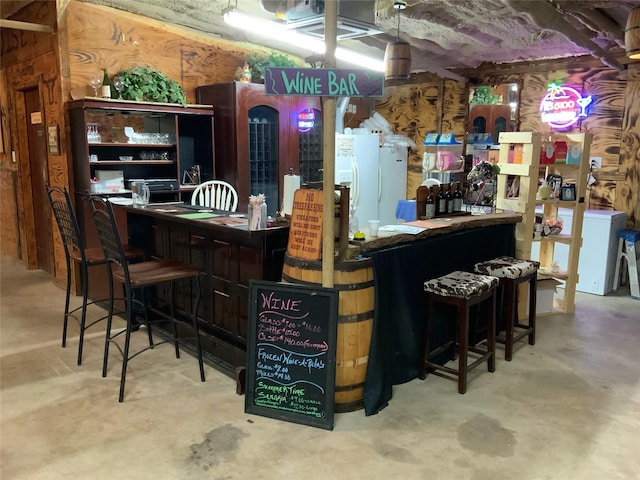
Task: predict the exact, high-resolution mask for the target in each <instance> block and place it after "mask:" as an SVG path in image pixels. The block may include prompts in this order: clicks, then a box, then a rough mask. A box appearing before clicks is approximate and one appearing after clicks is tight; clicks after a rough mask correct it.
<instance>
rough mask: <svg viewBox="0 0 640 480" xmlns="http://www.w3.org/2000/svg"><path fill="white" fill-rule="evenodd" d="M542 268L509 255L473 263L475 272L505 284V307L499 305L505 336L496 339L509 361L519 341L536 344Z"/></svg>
mask: <svg viewBox="0 0 640 480" xmlns="http://www.w3.org/2000/svg"><path fill="white" fill-rule="evenodd" d="M539 268H540V262H536V261H534V260H521V259H519V258H513V257H508V256H503V257H498V258H494V259H493V260H489V261H486V262H480V263H476V265H475V266H474V271H475V272H476V273H480V274H483V275H492V276H494V277H498V278H499V279H500V285H501V286H503V287H504V294H505V297H506V298H505V303H506V306H505V305H501V306H500V307H501V308H500V313H501V317H502V318H504V322H505V337H504V340H502V339H501V338H500V337H497V338H496V341H497V342H498V343H503V344H504V347H505V348H504V359H505V360H506V361H507V362H510V361H511V359H512V358H513V346H514V344H515V343H516V342H519V341H520V340H522V339H523V338H524V337H528V339H529V345H535V343H536V293H537V275H538V269H539ZM525 282H529V319H528V324H524V323H521V322H520V321H519V319H518V285H520V284H521V283H525ZM505 308H506V310H505ZM503 313H504V315H503Z"/></svg>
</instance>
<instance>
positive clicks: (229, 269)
mask: <svg viewBox="0 0 640 480" xmlns="http://www.w3.org/2000/svg"><path fill="white" fill-rule="evenodd" d="M123 208H125V209H126V212H127V216H128V220H127V228H128V235H129V243H130V244H131V245H135V246H137V247H139V248H144V249H145V250H146V251H147V252H150V253H151V254H152V255H153V256H156V257H161V258H175V259H178V260H181V261H183V262H186V263H190V264H192V265H194V266H196V267H198V268H199V269H200V271H201V272H202V273H201V276H200V284H201V288H202V297H201V300H200V307H199V309H198V320H199V327H200V329H201V334H202V349H203V354H205V356H206V358H207V359H208V360H209V361H211V362H213V363H214V364H216V365H217V366H218V367H219V368H221V369H222V370H223V371H225V372H226V373H228V374H230V375H231V376H233V373H234V371H235V368H236V367H238V366H244V365H245V361H246V360H245V358H246V339H247V332H248V324H249V313H248V306H249V281H250V280H252V279H255V280H270V281H280V276H281V274H282V265H283V262H284V254H285V252H286V248H287V240H288V234H289V229H288V228H287V227H273V228H268V229H265V230H257V231H249V230H248V228H247V219H246V215H244V214H237V215H236V214H229V212H216V211H213V212H212V211H209V212H205V211H203V212H198V211H196V210H193V209H189V208H186V207H184V206H181V205H171V204H164V205H152V206H148V207H147V208H132V207H123ZM202 210H206V209H202ZM214 215H216V216H214ZM177 288H186V287H178V286H177ZM156 295H162V292H156ZM192 296H193V294H192V292H187V291H176V302H177V303H178V306H179V307H182V308H183V309H184V310H187V309H188V302H189V300H190V299H191V298H192Z"/></svg>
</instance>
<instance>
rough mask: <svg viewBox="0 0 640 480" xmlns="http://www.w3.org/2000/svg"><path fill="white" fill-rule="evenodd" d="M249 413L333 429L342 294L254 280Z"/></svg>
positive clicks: (249, 353)
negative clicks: (338, 329)
mask: <svg viewBox="0 0 640 480" xmlns="http://www.w3.org/2000/svg"><path fill="white" fill-rule="evenodd" d="M250 290H251V296H250V303H249V309H250V310H249V335H248V337H247V369H246V379H247V388H246V394H245V412H247V413H253V414H257V415H262V416H265V417H271V418H275V419H278V420H284V421H289V422H294V423H300V424H303V425H309V426H313V427H319V428H324V429H327V430H333V414H334V404H335V399H334V395H335V368H336V364H335V358H336V337H337V322H338V320H337V319H338V292H337V291H336V290H334V289H328V288H322V287H319V286H317V287H312V286H306V285H292V284H286V283H278V282H266V281H251V283H250Z"/></svg>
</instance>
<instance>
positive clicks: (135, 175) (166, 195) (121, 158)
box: [68, 99, 214, 201]
mask: <svg viewBox="0 0 640 480" xmlns="http://www.w3.org/2000/svg"><path fill="white" fill-rule="evenodd" d="M68 108H69V117H70V125H71V132H72V153H73V157H74V175H75V190H76V192H78V193H80V194H81V193H83V192H86V191H91V192H94V193H100V194H114V193H125V194H126V193H128V188H127V187H128V184H129V182H130V181H131V180H139V179H144V180H147V179H148V180H152V181H154V182H155V187H156V188H155V189H152V197H155V198H154V200H156V201H163V200H179V199H181V198H182V196H183V194H184V195H185V196H186V197H188V196H189V194H190V191H192V190H193V188H194V187H195V185H194V182H193V181H192V178H193V176H188V175H185V174H183V173H185V172H190V171H193V169H194V167H197V170H198V176H197V182H198V183H199V182H200V181H202V180H208V179H212V178H213V177H214V161H213V160H214V157H213V155H214V154H213V107H211V106H206V105H190V106H187V107H182V106H179V105H171V104H154V103H147V102H129V101H127V102H124V101H123V102H119V101H114V100H101V99H84V100H78V101H74V102H70V103H69V106H68ZM101 177H104V179H106V180H103V179H102V178H101Z"/></svg>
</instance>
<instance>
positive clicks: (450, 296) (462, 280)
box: [418, 271, 499, 393]
mask: <svg viewBox="0 0 640 480" xmlns="http://www.w3.org/2000/svg"><path fill="white" fill-rule="evenodd" d="M498 283H499V280H498V278H497V277H492V276H489V275H478V274H475V273H470V272H462V271H455V272H452V273H449V274H447V275H444V276H442V277H438V278H434V279H432V280H428V281H426V282H425V283H424V291H425V311H426V316H425V321H424V325H423V329H422V344H421V352H420V365H419V366H418V376H419V377H420V379H422V380H424V379H425V378H426V376H427V371H430V372H432V373H434V374H435V375H439V376H441V377H444V378H448V379H449V380H457V382H458V393H465V392H466V391H467V375H468V373H469V371H470V370H471V369H473V368H475V367H477V366H478V365H480V364H481V363H483V362H485V361H486V362H487V369H488V370H489V372H494V371H495V369H496V361H495V347H496V344H495V338H496V335H495V328H496V327H495V326H496V288H497V286H498ZM435 302H440V303H445V304H449V305H453V306H455V308H456V316H455V317H454V318H451V320H452V321H455V322H456V323H457V334H456V339H455V340H454V341H453V342H455V348H456V350H455V352H456V356H457V357H458V368H457V369H454V368H449V367H446V366H444V365H439V364H437V363H433V362H431V361H430V360H431V359H432V358H434V357H435V356H437V355H439V354H440V353H442V352H444V351H445V350H446V349H447V348H449V347H450V346H451V344H452V343H453V342H449V343H446V344H445V345H442V346H440V347H438V348H436V349H435V350H433V351H432V350H431V349H430V323H431V321H432V318H433V311H434V303H435ZM473 305H478V308H480V307H484V309H483V310H484V313H485V319H486V328H487V340H486V348H481V347H480V346H479V345H473V346H469V310H470V308H471V307H472V306H473ZM470 352H471V354H470ZM472 354H476V355H472ZM478 355H479V356H478ZM469 360H472V363H471V364H469Z"/></svg>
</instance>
